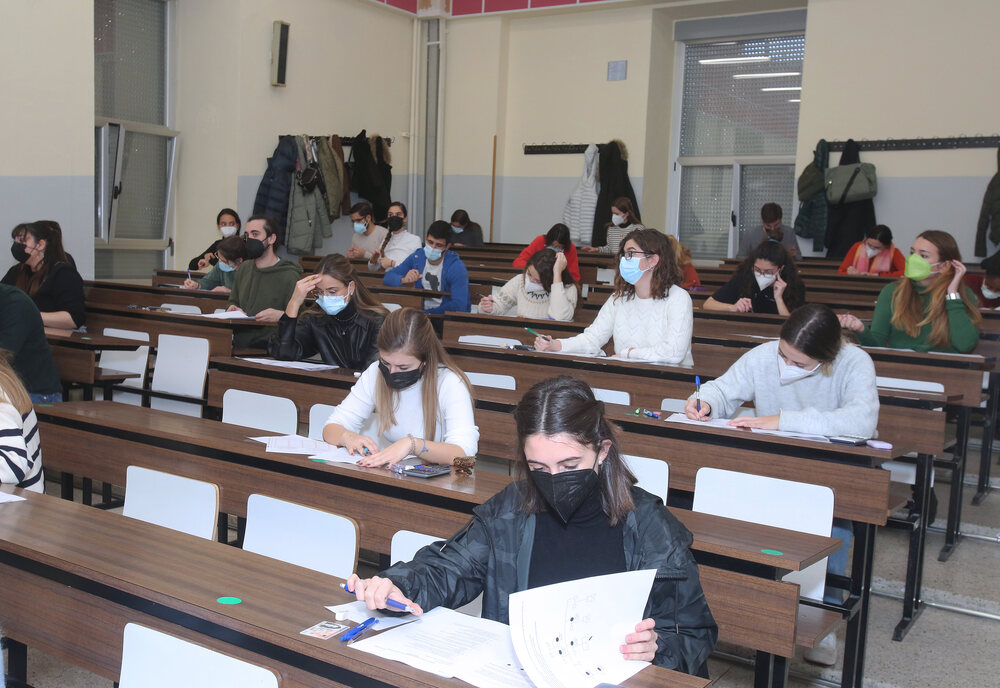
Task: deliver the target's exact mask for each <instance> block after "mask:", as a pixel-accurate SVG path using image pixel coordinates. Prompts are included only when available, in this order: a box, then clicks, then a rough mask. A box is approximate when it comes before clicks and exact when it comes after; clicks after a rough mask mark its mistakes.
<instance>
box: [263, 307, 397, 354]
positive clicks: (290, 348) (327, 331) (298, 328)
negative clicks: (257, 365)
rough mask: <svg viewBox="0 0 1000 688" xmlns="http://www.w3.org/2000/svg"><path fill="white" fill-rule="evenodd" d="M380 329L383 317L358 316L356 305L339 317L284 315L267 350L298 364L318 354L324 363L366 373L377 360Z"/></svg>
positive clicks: (363, 314)
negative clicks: (292, 316) (298, 361)
mask: <svg viewBox="0 0 1000 688" xmlns="http://www.w3.org/2000/svg"><path fill="white" fill-rule="evenodd" d="M381 327H382V318H380V317H373V316H371V315H369V314H368V313H364V312H362V313H359V312H358V310H357V309H356V308H355V307H354V304H353V303H349V304H347V308H345V309H344V310H342V311H341V312H340V313H338V314H337V315H326V314H325V313H306V314H304V315H300V317H298V318H289V317H288V316H287V315H282V316H281V320H279V321H278V334H277V335H274V336H272V337H271V339H270V341H269V342H268V346H267V350H268V353H270V354H271V356H273V357H274V358H277V359H279V360H282V361H297V360H301V359H303V358H309V357H310V356H314V355H316V354H317V353H318V354H319V355H320V357H321V358H322V359H323V362H324V363H330V364H333V365H338V366H340V367H341V368H350V369H351V370H364V369H365V368H367V367H368V366H369V365H370V364H371V363H372V361H374V360H375V359H376V358H377V357H378V349H377V348H376V346H375V340H376V339H377V338H378V331H379V328H381Z"/></svg>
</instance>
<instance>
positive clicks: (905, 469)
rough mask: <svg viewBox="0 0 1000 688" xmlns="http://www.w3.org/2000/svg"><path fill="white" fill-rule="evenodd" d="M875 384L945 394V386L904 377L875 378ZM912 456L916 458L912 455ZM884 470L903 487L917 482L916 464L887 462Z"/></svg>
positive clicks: (889, 387) (883, 466)
mask: <svg viewBox="0 0 1000 688" xmlns="http://www.w3.org/2000/svg"><path fill="white" fill-rule="evenodd" d="M875 384H876V385H878V386H879V387H883V388H888V389H903V390H908V391H911V392H927V393H929V394H942V393H944V384H942V383H940V382H931V381H929V380H910V379H907V378H903V377H880V376H875ZM910 456H916V454H911V455H910ZM881 468H882V469H883V470H886V471H889V480H891V481H892V482H894V483H901V484H903V485H913V484H914V483H916V482H917V466H916V464H912V463H907V462H906V461H886V462H885V463H883V464H882V466H881ZM930 473H931V487H934V471H933V470H931V472H930Z"/></svg>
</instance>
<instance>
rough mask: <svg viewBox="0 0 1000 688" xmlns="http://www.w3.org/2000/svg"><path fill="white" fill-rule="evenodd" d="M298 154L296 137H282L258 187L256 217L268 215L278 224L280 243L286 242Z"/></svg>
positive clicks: (254, 205)
mask: <svg viewBox="0 0 1000 688" xmlns="http://www.w3.org/2000/svg"><path fill="white" fill-rule="evenodd" d="M297 160H298V153H297V151H296V148H295V137H294V136H281V137H279V138H278V146H277V147H276V148H275V149H274V153H273V154H272V155H271V157H270V158H268V159H267V169H266V170H265V171H264V177H263V178H262V179H261V180H260V186H259V187H257V197H256V198H255V199H254V203H253V214H254V215H268V216H270V217H273V218H274V219H275V220H276V221H277V223H278V241H280V242H284V239H285V221H286V216H287V215H288V195H289V193H290V192H291V187H292V176H293V175H294V173H295V165H296V162H297Z"/></svg>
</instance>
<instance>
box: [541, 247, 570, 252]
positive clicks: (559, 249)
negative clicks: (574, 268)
mask: <svg viewBox="0 0 1000 688" xmlns="http://www.w3.org/2000/svg"><path fill="white" fill-rule="evenodd" d="M545 248H547V249H549V250H552V251H555V252H556V253H562V252H563V251H565V250H566V249H564V248H556V247H555V246H546V247H545Z"/></svg>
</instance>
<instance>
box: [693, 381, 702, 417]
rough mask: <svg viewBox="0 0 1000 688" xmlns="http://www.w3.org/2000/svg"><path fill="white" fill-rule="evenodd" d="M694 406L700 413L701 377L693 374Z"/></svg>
mask: <svg viewBox="0 0 1000 688" xmlns="http://www.w3.org/2000/svg"><path fill="white" fill-rule="evenodd" d="M694 407H695V409H696V410H697V411H698V413H701V377H699V376H698V375H695V376H694Z"/></svg>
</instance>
